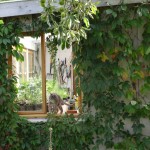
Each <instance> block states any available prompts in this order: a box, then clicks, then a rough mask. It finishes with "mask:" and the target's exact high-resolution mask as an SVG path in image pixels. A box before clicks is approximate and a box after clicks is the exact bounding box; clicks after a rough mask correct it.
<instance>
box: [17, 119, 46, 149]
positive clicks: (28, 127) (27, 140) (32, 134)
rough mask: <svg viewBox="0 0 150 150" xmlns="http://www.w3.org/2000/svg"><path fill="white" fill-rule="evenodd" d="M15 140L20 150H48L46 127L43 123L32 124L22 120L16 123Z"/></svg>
mask: <svg viewBox="0 0 150 150" xmlns="http://www.w3.org/2000/svg"><path fill="white" fill-rule="evenodd" d="M17 138H18V145H19V146H18V147H19V149H20V150H41V149H42V148H45V149H48V144H49V130H48V126H47V124H46V123H44V122H36V123H32V122H29V121H27V120H26V119H23V118H22V119H20V120H19V121H18V127H17Z"/></svg>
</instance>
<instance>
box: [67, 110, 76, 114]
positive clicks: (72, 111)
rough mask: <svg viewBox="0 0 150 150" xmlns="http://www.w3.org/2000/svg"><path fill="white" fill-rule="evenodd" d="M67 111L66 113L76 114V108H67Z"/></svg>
mask: <svg viewBox="0 0 150 150" xmlns="http://www.w3.org/2000/svg"><path fill="white" fill-rule="evenodd" d="M67 113H68V114H77V110H68V111H67Z"/></svg>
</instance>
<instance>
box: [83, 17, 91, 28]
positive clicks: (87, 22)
mask: <svg viewBox="0 0 150 150" xmlns="http://www.w3.org/2000/svg"><path fill="white" fill-rule="evenodd" d="M83 21H84V23H85V25H86V27H87V28H89V27H90V23H89V19H88V18H86V17H84V18H83Z"/></svg>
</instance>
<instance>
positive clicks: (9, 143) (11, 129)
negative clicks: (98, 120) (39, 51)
mask: <svg viewBox="0 0 150 150" xmlns="http://www.w3.org/2000/svg"><path fill="white" fill-rule="evenodd" d="M18 33H20V27H19V26H18V25H17V24H14V23H11V22H10V23H8V24H4V22H3V21H2V20H1V21H0V122H1V125H0V131H1V132H0V149H4V150H7V149H15V148H16V147H17V145H18V144H17V138H16V132H15V129H16V127H17V120H18V114H17V112H16V111H17V105H16V104H15V103H14V100H15V98H16V95H17V88H16V86H15V84H16V82H17V79H16V77H15V76H14V75H12V74H11V70H12V68H11V67H12V66H10V64H9V63H8V62H9V60H8V59H9V58H10V56H11V55H12V56H14V57H15V58H16V59H17V60H19V59H20V60H23V56H22V55H21V53H20V52H21V51H22V45H20V44H19V37H18ZM14 143H16V144H14Z"/></svg>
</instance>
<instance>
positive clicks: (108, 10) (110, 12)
mask: <svg viewBox="0 0 150 150" xmlns="http://www.w3.org/2000/svg"><path fill="white" fill-rule="evenodd" d="M113 12H114V11H113V10H112V9H107V10H106V14H107V15H109V14H112V13H113Z"/></svg>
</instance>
